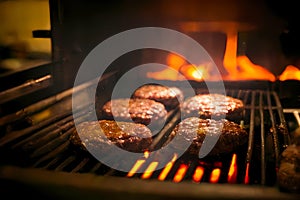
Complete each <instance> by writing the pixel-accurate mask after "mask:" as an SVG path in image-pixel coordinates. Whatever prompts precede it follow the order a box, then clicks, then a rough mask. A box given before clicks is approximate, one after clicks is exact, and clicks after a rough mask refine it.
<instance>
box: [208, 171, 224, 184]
mask: <svg viewBox="0 0 300 200" xmlns="http://www.w3.org/2000/svg"><path fill="white" fill-rule="evenodd" d="M220 175H221V170H220V169H219V168H215V169H214V170H212V172H211V174H210V179H209V181H210V182H211V183H217V182H218V181H219V178H220Z"/></svg>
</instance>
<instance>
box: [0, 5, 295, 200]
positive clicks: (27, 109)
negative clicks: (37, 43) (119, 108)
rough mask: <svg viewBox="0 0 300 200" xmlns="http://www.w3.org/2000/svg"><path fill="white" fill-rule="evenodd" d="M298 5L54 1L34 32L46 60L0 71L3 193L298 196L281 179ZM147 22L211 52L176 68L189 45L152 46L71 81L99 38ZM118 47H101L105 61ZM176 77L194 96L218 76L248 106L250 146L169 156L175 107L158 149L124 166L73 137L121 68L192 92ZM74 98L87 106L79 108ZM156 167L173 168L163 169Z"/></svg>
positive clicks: (108, 94)
mask: <svg viewBox="0 0 300 200" xmlns="http://www.w3.org/2000/svg"><path fill="white" fill-rule="evenodd" d="M14 3H15V2H13V4H14ZM293 5H294V4H293V3H292V2H287V3H284V4H283V3H279V2H273V1H272V2H271V1H268V0H266V1H238V0H230V1H226V3H225V2H224V1H219V0H214V1H211V0H209V1H207V0H201V1H198V0H188V1H180V0H172V1H170V0H159V1H156V0H152V1H148V2H147V1H137V0H133V1H124V0H116V1H111V2H102V1H100V2H96V1H90V2H89V3H86V2H85V1H80V0H79V1H76V2H75V1H68V0H64V1H60V0H49V11H50V13H49V14H50V24H51V30H33V31H32V35H33V37H34V38H40V39H41V38H48V39H51V46H52V48H51V56H52V58H51V60H50V61H48V60H47V61H45V62H42V63H39V64H37V66H32V67H30V68H25V69H24V70H23V69H22V70H20V71H16V72H15V71H12V72H9V73H4V74H1V75H0V81H1V83H2V84H1V91H0V103H1V106H0V130H1V133H2V134H1V135H0V152H1V154H0V159H1V162H0V193H1V195H2V194H3V195H6V196H11V197H16V196H18V197H19V195H21V196H22V197H23V196H28V197H32V199H73V200H74V199H83V198H88V199H101V198H105V199H106V198H109V199H123V198H128V199H129V198H130V199H141V198H142V199H153V198H154V199H167V198H168V199H169V198H172V199H199V198H217V199H237V198H238V199H241V198H246V199H255V198H259V199H278V198H279V199H296V198H297V197H298V198H299V194H293V193H291V192H287V191H285V190H284V189H283V188H280V187H279V185H278V182H277V180H278V179H277V178H278V177H277V172H278V169H279V164H280V159H281V154H282V152H283V150H285V149H286V148H287V147H288V145H290V144H292V142H293V136H294V131H295V130H296V128H299V126H300V119H299V112H300V111H299V107H300V98H299V97H300V93H299V91H298V90H297V89H298V88H299V77H298V79H296V80H294V78H297V77H296V76H292V75H295V74H297V73H298V72H299V71H297V67H295V66H298V68H299V51H298V49H299V48H298V46H299V45H297V44H299V39H298V36H297V34H298V33H299V30H298V26H297V24H298V23H297V21H296V20H295V19H296V17H297V16H296V15H295V13H297V12H296V11H295V10H294V9H295V8H296V6H293ZM186 11H187V12H186ZM290 11H291V12H290ZM253 13H255V15H254V14H253ZM283 22H284V23H286V24H284V23H283ZM143 27H161V28H166V29H171V30H174V31H179V32H181V33H183V34H185V35H187V36H189V37H191V38H192V39H194V40H195V41H197V42H199V44H200V45H201V46H202V45H203V48H204V49H205V51H207V54H208V55H209V58H211V59H209V60H208V61H209V62H208V63H207V65H206V62H205V63H204V65H203V66H202V60H201V63H192V62H198V61H190V60H188V56H187V57H186V58H185V61H184V62H185V63H184V64H180V66H177V64H178V63H177V62H176V59H178V57H174V56H175V54H174V53H178V54H182V52H181V53H180V52H179V51H178V52H177V50H173V51H167V50H165V49H163V50H160V49H155V48H154V49H152V48H150V47H152V46H151V45H152V44H151V45H150V47H149V48H144V49H136V50H132V51H130V52H127V53H125V54H123V55H120V56H119V57H118V58H116V59H115V60H114V61H113V62H112V63H106V64H103V66H98V65H97V66H95V67H97V69H101V70H102V69H103V70H104V69H105V71H104V73H103V75H102V77H100V81H99V78H97V77H96V76H99V75H98V74H97V73H93V71H89V72H88V73H87V77H84V78H83V79H84V80H80V83H77V82H76V84H75V85H76V86H74V82H75V80H76V77H77V73H78V71H79V70H78V69H80V68H81V65H82V64H83V63H84V61H85V59H86V58H88V56H89V55H91V54H90V53H91V52H92V50H93V49H95V47H96V46H97V45H98V44H100V43H102V42H103V41H105V40H106V39H108V38H110V37H111V36H116V35H118V34H119V33H122V34H123V33H124V31H125V32H126V31H128V30H134V29H139V28H143ZM285 28H286V29H287V30H285ZM158 38H159V37H158ZM168 38H172V37H169V35H168ZM138 39H139V38H138V37H135V38H134V39H133V41H130V42H129V43H130V44H135V41H136V40H138ZM154 39H155V40H156V38H154ZM163 39H164V38H163ZM124 41H126V42H128V41H127V40H124ZM145 41H146V43H147V42H149V41H148V40H147V39H145ZM158 41H159V40H158ZM155 42H157V41H155ZM164 42H166V41H163V40H162V41H161V43H164ZM137 43H138V42H137ZM149 43H150V42H149ZM166 43H168V42H166ZM170 43H171V44H170V47H173V46H174V43H175V46H177V45H178V46H180V47H181V46H183V47H185V45H184V44H183V43H185V42H182V43H180V41H178V42H177V40H176V41H175V42H174V41H172V42H170ZM102 44H103V43H102ZM181 44H182V45H181ZM108 46H109V45H108ZM112 46H114V45H112ZM115 46H118V45H115ZM147 47H148V46H147ZM175 49H176V48H175ZM186 49H187V50H188V52H189V53H191V52H192V53H195V52H196V51H195V52H194V51H193V50H191V48H186ZM190 50H191V51H190ZM282 51H283V52H282ZM102 53H106V52H102ZM114 53H115V52H114ZM114 53H112V54H110V55H108V56H107V57H101V56H100V55H99V56H98V58H100V59H99V61H100V60H101V61H105V60H106V59H108V57H110V56H113V54H114ZM282 53H283V54H284V55H283V54H282ZM195 54H196V53H195ZM197 55H199V54H197ZM284 56H286V57H285V58H284ZM195 57H197V56H195ZM199 57H201V56H199ZM171 58H175V62H173V61H174V59H173V60H172V59H171ZM297 59H298V60H297ZM205 60H206V59H205ZM211 61H213V62H211ZM150 63H151V64H150ZM153 63H154V64H158V65H157V66H153V65H152V64H153ZM160 64H162V65H167V66H169V67H171V68H172V70H173V71H172V72H174V70H175V72H176V73H175V74H173V75H175V76H168V75H172V73H171V74H170V71H167V70H166V71H167V73H163V72H166V71H165V70H164V69H163V70H161V71H156V70H158V69H159V68H160ZM190 64H191V65H195V66H196V67H197V68H198V69H199V70H203V71H202V72H203V73H201V76H199V74H198V73H196V75H195V74H194V73H193V72H195V70H194V71H193V70H192V71H191V69H194V68H191V65H190ZM211 64H212V65H214V64H216V66H217V68H218V70H217V71H218V72H220V74H221V77H222V79H219V78H218V77H217V78H216V77H215V74H214V69H211V68H210V65H211ZM256 64H258V65H256ZM99 65H102V64H99ZM139 65H144V66H146V65H147V66H149V68H147V70H149V71H146V70H140V71H138V70H137V71H138V74H130V75H132V77H130V76H127V75H128V74H126V73H127V72H132V71H131V70H133V69H134V70H135V69H136V68H135V67H134V66H139ZM260 65H262V66H260ZM292 65H295V66H292ZM195 66H194V67H195ZM287 66H288V67H289V69H290V70H291V71H289V70H286V69H287V68H288V67H287ZM98 67H99V68H98ZM95 69H96V68H95ZM93 70H94V69H93ZM96 71H97V70H96ZM148 72H151V73H148ZM283 72H286V73H283ZM179 73H181V74H182V75H184V76H185V78H187V79H188V80H189V81H188V82H189V83H190V84H191V86H192V89H194V91H193V92H195V93H197V94H205V93H208V92H209V91H208V89H207V86H208V84H207V83H208V82H209V83H210V84H209V85H210V86H214V83H216V88H217V87H218V86H219V83H220V82H221V80H223V81H222V83H224V86H225V91H226V94H227V95H228V96H231V97H235V98H238V99H241V100H242V101H243V102H244V104H245V111H244V112H243V117H242V119H241V120H239V121H236V123H238V124H240V126H243V127H244V128H245V129H246V131H247V132H248V133H249V138H248V142H247V143H246V144H244V145H243V146H240V147H239V149H238V150H237V151H235V152H232V153H230V154H226V155H219V156H214V157H204V158H202V159H200V158H198V157H197V156H194V155H191V154H189V153H188V152H186V153H184V154H183V155H177V154H175V153H174V155H172V156H171V157H169V158H162V157H161V156H160V155H159V154H158V153H155V152H154V151H152V150H153V149H154V150H156V149H160V148H161V147H162V146H164V145H166V144H168V142H170V141H171V140H172V139H171V137H170V133H171V131H172V130H173V128H174V127H175V126H176V125H177V124H178V123H179V122H180V120H181V113H180V109H179V108H176V109H173V110H170V111H169V112H168V114H167V121H166V124H165V126H164V127H163V129H162V130H160V131H159V132H158V133H157V134H156V135H155V136H153V144H152V146H151V148H150V149H149V151H146V152H144V153H143V154H141V156H140V157H139V158H137V159H136V160H133V163H132V166H131V170H130V171H129V172H124V171H119V170H117V169H118V166H107V165H105V164H104V163H101V162H100V161H99V160H97V159H96V158H95V157H93V156H92V154H90V153H88V152H86V151H82V149H80V148H78V147H77V146H74V145H73V143H71V142H70V140H69V137H70V136H71V134H72V133H73V132H74V131H75V122H76V123H77V121H78V122H83V121H86V120H89V119H91V116H92V115H93V113H92V110H93V109H94V104H93V102H90V101H86V98H85V97H86V96H87V95H90V93H89V91H97V92H96V95H95V97H96V98H95V99H94V97H93V98H91V99H90V100H91V101H94V100H96V102H97V105H96V109H99V107H101V106H102V105H104V103H105V102H106V101H108V100H110V99H111V98H113V97H112V93H113V92H112V91H113V90H114V89H115V88H114V86H115V85H117V83H118V81H119V80H120V79H121V78H122V76H123V75H126V77H129V78H132V79H129V81H128V82H130V84H129V85H134V86H137V85H138V84H137V82H139V80H146V79H147V80H149V83H150V82H152V81H153V80H155V81H153V82H156V83H157V82H159V81H160V80H163V82H164V83H170V84H168V85H171V86H177V87H179V88H180V89H182V91H183V92H187V91H188V90H189V89H190V88H187V86H186V85H184V84H183V82H184V81H183V82H182V81H181V80H182V79H180V76H178V74H179ZM283 74H285V76H282V75H283ZM202 75H203V76H202ZM260 75H262V76H260ZM256 76H257V77H256ZM160 78H163V79H160ZM203 80H205V82H204V81H203ZM95 88H96V89H95ZM126 89H127V88H126ZM126 92H127V91H125V89H124V91H120V93H126ZM187 93H188V92H187ZM220 93H223V91H220ZM118 95H119V94H118ZM121 95H122V94H121ZM125 95H127V94H125ZM188 96H190V94H189V95H185V97H188ZM73 97H75V98H76V99H78V100H79V102H82V104H78V107H76V108H74V107H73V108H72V98H73ZM97 117H99V119H100V118H101V117H102V116H97ZM161 163H166V165H165V166H164V167H163V168H159V166H160V164H161ZM116 165H117V164H116ZM158 168H159V169H158ZM16 191H17V192H16ZM298 198H297V199H298Z"/></svg>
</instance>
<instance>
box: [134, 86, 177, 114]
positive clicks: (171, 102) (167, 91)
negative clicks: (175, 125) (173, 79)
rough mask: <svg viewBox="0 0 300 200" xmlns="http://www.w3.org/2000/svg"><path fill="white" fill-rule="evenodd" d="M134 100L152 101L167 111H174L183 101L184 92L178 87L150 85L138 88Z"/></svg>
mask: <svg viewBox="0 0 300 200" xmlns="http://www.w3.org/2000/svg"><path fill="white" fill-rule="evenodd" d="M133 98H141V99H152V100H155V101H158V102H160V103H162V104H164V105H165V107H166V109H167V110H170V109H173V108H175V107H177V106H178V105H179V103H180V102H181V101H182V100H183V92H182V91H181V90H180V89H179V88H177V87H166V86H162V85H155V84H148V85H143V86H141V87H140V88H138V89H137V90H136V91H135V92H134V93H133Z"/></svg>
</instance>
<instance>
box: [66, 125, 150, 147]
mask: <svg viewBox="0 0 300 200" xmlns="http://www.w3.org/2000/svg"><path fill="white" fill-rule="evenodd" d="M98 125H100V127H101V129H100V128H99V126H98ZM76 128H77V129H76V130H78V131H79V132H80V133H81V134H80V137H79V135H78V132H77V131H76V130H75V131H74V132H73V133H72V134H71V136H70V141H71V142H72V144H74V145H76V146H79V147H80V148H81V149H83V150H86V145H87V144H88V145H89V147H91V149H92V150H95V151H106V149H105V147H104V146H103V143H106V144H109V145H117V146H118V147H120V148H123V149H124V150H127V151H132V152H143V151H145V150H146V149H148V147H149V145H150V144H151V143H152V133H151V131H150V129H149V128H147V126H145V125H143V124H137V123H133V122H116V121H113V120H99V121H91V122H82V123H80V124H79V125H77V126H76ZM106 138H107V139H109V141H107V140H106ZM91 149H90V150H91Z"/></svg>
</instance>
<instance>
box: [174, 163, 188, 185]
mask: <svg viewBox="0 0 300 200" xmlns="http://www.w3.org/2000/svg"><path fill="white" fill-rule="evenodd" d="M188 167H189V166H188V165H186V164H181V165H180V166H179V169H178V170H177V172H176V174H175V176H174V178H173V181H174V182H175V183H178V182H180V181H181V180H182V179H183V178H184V176H185V173H186V171H187V169H188Z"/></svg>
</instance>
